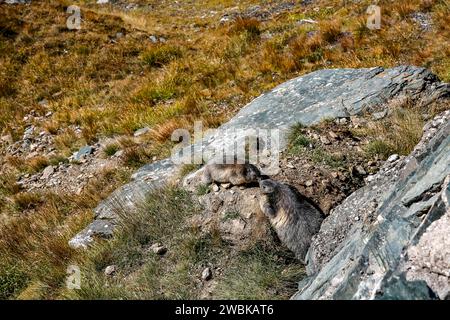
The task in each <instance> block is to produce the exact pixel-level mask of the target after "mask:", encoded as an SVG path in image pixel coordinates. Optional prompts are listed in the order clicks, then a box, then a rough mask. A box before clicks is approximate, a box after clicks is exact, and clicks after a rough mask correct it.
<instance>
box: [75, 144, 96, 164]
mask: <svg viewBox="0 0 450 320" xmlns="http://www.w3.org/2000/svg"><path fill="white" fill-rule="evenodd" d="M93 152H94V148H93V147H92V146H84V147H81V148H80V150H78V152H77V153H75V155H74V156H73V159H74V160H76V161H80V160H82V159H83V158H86V157H87V156H89V155H91V154H92V153H93Z"/></svg>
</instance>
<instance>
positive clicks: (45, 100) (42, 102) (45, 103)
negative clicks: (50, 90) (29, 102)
mask: <svg viewBox="0 0 450 320" xmlns="http://www.w3.org/2000/svg"><path fill="white" fill-rule="evenodd" d="M38 105H40V106H43V107H45V106H48V100H47V99H42V100H41V101H39V102H38Z"/></svg>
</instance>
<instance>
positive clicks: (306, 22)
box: [295, 19, 317, 26]
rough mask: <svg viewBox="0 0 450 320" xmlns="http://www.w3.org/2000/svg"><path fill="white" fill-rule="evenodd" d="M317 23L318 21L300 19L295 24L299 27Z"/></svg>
mask: <svg viewBox="0 0 450 320" xmlns="http://www.w3.org/2000/svg"><path fill="white" fill-rule="evenodd" d="M316 23H317V21H316V20H312V19H300V20H298V21H297V22H296V23H295V24H296V25H298V26H301V25H304V24H316Z"/></svg>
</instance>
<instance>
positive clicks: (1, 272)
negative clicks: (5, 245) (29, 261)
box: [0, 261, 28, 300]
mask: <svg viewBox="0 0 450 320" xmlns="http://www.w3.org/2000/svg"><path fill="white" fill-rule="evenodd" d="M27 281H28V276H27V274H26V272H24V271H23V269H21V268H20V267H19V266H18V265H16V264H15V263H11V262H10V263H7V262H6V261H2V262H0V300H5V299H10V298H14V296H15V295H16V294H17V293H18V292H19V291H20V290H22V289H23V288H24V287H25V286H26V284H27Z"/></svg>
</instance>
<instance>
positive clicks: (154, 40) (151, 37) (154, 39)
mask: <svg viewBox="0 0 450 320" xmlns="http://www.w3.org/2000/svg"><path fill="white" fill-rule="evenodd" d="M148 40H150V41H151V42H152V43H157V42H158V38H156V37H155V36H154V35H151V36H150V37H148Z"/></svg>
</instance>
